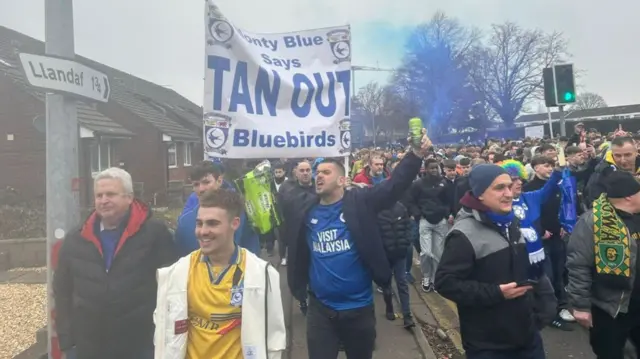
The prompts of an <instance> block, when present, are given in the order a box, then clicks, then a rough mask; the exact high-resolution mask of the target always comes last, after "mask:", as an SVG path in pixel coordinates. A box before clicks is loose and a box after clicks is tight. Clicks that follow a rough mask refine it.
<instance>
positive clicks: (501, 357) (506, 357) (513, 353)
mask: <svg viewBox="0 0 640 359" xmlns="http://www.w3.org/2000/svg"><path fill="white" fill-rule="evenodd" d="M545 355H546V354H545V353H544V346H543V343H542V337H541V336H540V334H539V333H537V334H536V336H535V338H534V340H533V342H532V343H531V346H530V347H529V348H525V349H519V350H503V351H491V350H487V351H478V352H474V353H467V359H545V358H546V356H545Z"/></svg>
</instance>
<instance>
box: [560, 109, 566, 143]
mask: <svg viewBox="0 0 640 359" xmlns="http://www.w3.org/2000/svg"><path fill="white" fill-rule="evenodd" d="M558 111H559V112H560V136H566V135H567V129H566V128H565V127H566V126H565V119H564V106H562V105H560V106H558Z"/></svg>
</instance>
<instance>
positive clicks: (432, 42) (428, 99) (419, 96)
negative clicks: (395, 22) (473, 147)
mask: <svg viewBox="0 0 640 359" xmlns="http://www.w3.org/2000/svg"><path fill="white" fill-rule="evenodd" d="M479 40H480V32H479V31H478V30H476V29H473V28H468V27H465V26H464V25H462V24H461V23H460V22H459V21H458V20H457V19H455V18H449V17H447V16H446V15H445V14H444V13H442V12H437V13H436V14H435V15H434V16H433V17H432V18H431V20H429V21H428V22H426V23H423V24H420V25H418V26H417V27H416V28H415V29H414V31H413V33H412V34H411V36H410V37H409V39H408V41H407V48H406V54H405V56H404V58H403V60H402V65H401V67H400V69H399V71H398V72H397V73H396V76H395V79H394V85H395V86H396V87H398V88H400V89H402V90H403V91H404V92H405V93H409V94H410V95H411V97H412V99H413V100H414V102H415V103H416V104H417V105H418V106H419V109H420V115H421V116H423V117H424V118H425V119H427V122H428V126H429V128H430V129H429V131H430V133H434V132H435V133H444V132H446V131H447V130H448V128H449V124H451V121H452V119H455V118H458V117H464V116H466V114H467V113H468V104H469V103H471V101H470V100H469V99H467V98H466V97H469V96H468V95H469V91H468V86H467V85H468V83H469V79H468V70H467V68H466V65H465V64H466V63H467V62H468V60H467V56H468V55H469V54H471V53H472V51H473V49H474V48H475V47H476V46H477V45H478V41H479ZM434 130H435V131H434Z"/></svg>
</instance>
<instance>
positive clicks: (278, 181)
mask: <svg viewBox="0 0 640 359" xmlns="http://www.w3.org/2000/svg"><path fill="white" fill-rule="evenodd" d="M275 181H276V183H277V184H280V183H282V182H284V176H282V177H275Z"/></svg>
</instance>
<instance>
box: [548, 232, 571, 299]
mask: <svg viewBox="0 0 640 359" xmlns="http://www.w3.org/2000/svg"><path fill="white" fill-rule="evenodd" d="M542 244H543V245H544V253H545V256H546V257H547V258H546V259H545V261H544V272H545V273H546V275H547V277H549V280H550V281H551V285H553V291H554V293H555V295H556V299H557V300H558V311H560V310H562V309H567V307H568V306H569V301H568V298H567V291H566V290H565V289H564V287H565V286H566V285H567V282H565V278H566V272H567V248H566V243H565V241H564V240H562V238H560V237H555V236H554V237H551V238H549V239H543V240H542Z"/></svg>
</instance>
